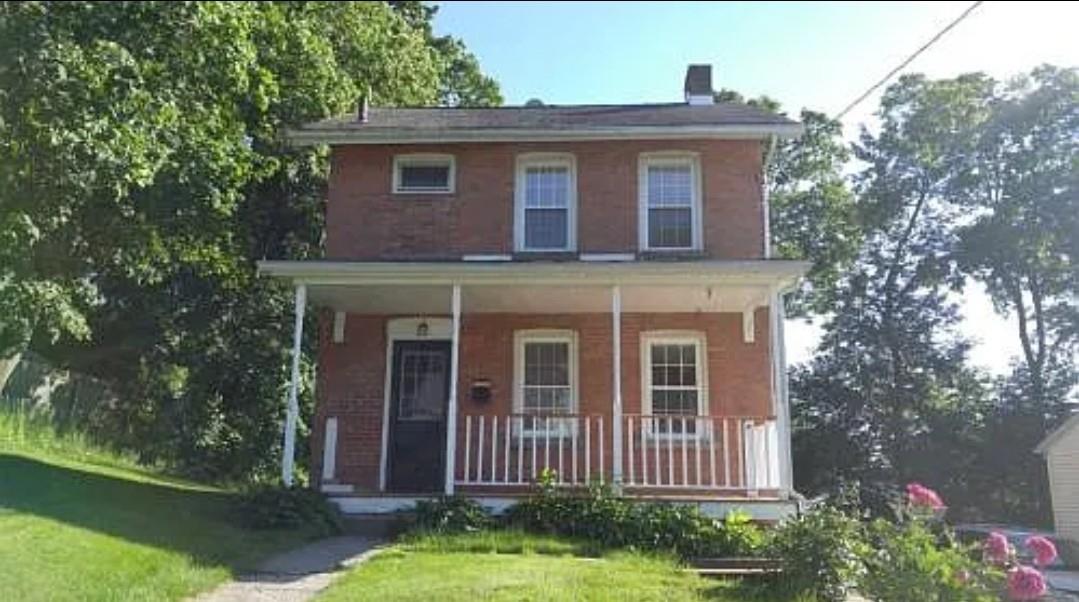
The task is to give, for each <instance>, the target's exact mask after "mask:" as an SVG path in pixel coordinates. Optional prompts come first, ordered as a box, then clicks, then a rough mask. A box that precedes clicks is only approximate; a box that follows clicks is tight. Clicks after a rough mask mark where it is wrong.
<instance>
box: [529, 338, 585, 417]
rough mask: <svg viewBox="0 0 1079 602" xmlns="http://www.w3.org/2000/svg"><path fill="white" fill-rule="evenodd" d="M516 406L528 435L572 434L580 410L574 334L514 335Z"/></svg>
mask: <svg viewBox="0 0 1079 602" xmlns="http://www.w3.org/2000/svg"><path fill="white" fill-rule="evenodd" d="M514 338H515V345H514V347H515V350H514V356H515V364H516V369H515V373H516V374H515V382H516V386H515V387H514V388H515V389H516V391H515V404H514V405H515V406H516V408H515V409H516V413H518V414H523V415H524V416H523V418H522V419H521V423H520V427H519V428H524V430H525V431H526V432H539V433H543V432H549V433H551V434H562V433H569V432H570V429H572V427H573V418H570V417H567V415H568V414H572V413H573V412H574V411H575V410H576V408H577V337H576V335H575V333H573V332H572V331H562V330H532V331H521V332H518V333H516V335H515V337H514Z"/></svg>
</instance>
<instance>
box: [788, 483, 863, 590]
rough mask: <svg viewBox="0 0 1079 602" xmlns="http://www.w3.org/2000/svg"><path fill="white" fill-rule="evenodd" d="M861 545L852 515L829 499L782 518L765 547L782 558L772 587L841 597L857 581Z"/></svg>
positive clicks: (860, 531) (856, 525)
mask: <svg viewBox="0 0 1079 602" xmlns="http://www.w3.org/2000/svg"><path fill="white" fill-rule="evenodd" d="M865 550H866V544H865V540H864V538H863V534H862V526H861V523H860V522H859V521H858V519H857V518H855V517H853V516H851V515H850V514H848V513H847V512H846V511H844V510H842V509H840V508H837V507H835V506H832V505H829V504H822V505H819V506H817V507H815V508H813V509H811V510H810V511H808V512H806V513H805V514H803V515H801V516H798V517H795V518H789V519H787V520H784V521H783V522H782V523H780V524H779V526H777V527H776V529H775V531H774V532H773V533H772V535H771V539H770V542H769V546H768V552H769V553H770V554H772V555H773V556H774V557H776V558H778V559H780V560H781V561H782V562H783V578H782V580H780V581H779V582H777V584H776V587H777V588H779V589H781V590H783V591H785V592H786V593H788V594H791V595H811V596H815V597H816V598H817V599H819V600H822V601H832V602H842V601H843V600H846V599H847V594H848V593H849V592H850V591H851V590H852V589H853V588H854V587H856V585H857V584H858V582H859V580H860V578H861V576H862V573H863V565H862V562H861V557H862V555H863V554H864V553H865Z"/></svg>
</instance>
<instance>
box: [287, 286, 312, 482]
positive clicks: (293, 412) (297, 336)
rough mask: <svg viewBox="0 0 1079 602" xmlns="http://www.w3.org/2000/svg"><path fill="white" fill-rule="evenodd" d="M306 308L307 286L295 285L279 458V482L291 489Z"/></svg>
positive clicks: (298, 412)
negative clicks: (288, 369) (282, 437)
mask: <svg viewBox="0 0 1079 602" xmlns="http://www.w3.org/2000/svg"><path fill="white" fill-rule="evenodd" d="M306 307H307V285H306V284H303V283H300V284H297V285H296V310H295V313H296V324H295V326H294V327H293V334H292V380H291V381H290V382H289V387H288V405H287V406H286V408H285V450H284V453H283V455H282V458H281V482H282V483H284V485H285V487H292V471H293V467H294V465H295V461H296V459H295V458H296V422H297V421H298V420H299V414H300V405H299V403H298V402H297V400H296V396H297V394H298V392H299V388H300V345H301V343H302V342H303V313H304V309H305V308H306Z"/></svg>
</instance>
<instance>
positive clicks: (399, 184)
mask: <svg viewBox="0 0 1079 602" xmlns="http://www.w3.org/2000/svg"><path fill="white" fill-rule="evenodd" d="M454 168H455V165H454V160H453V155H439V154H415V155H397V156H395V157H394V158H393V192H394V193H395V194H452V193H453V191H454V187H455V185H456V182H455V180H456V175H455V173H454V171H455V170H454Z"/></svg>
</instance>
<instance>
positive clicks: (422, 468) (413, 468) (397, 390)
mask: <svg viewBox="0 0 1079 602" xmlns="http://www.w3.org/2000/svg"><path fill="white" fill-rule="evenodd" d="M392 370H393V371H392V372H391V378H392V382H391V388H390V441H389V445H390V457H389V460H390V483H389V485H390V490H391V491H395V492H408V493H433V492H438V491H442V487H443V484H444V479H445V475H444V472H443V471H444V469H443V467H444V465H445V451H446V404H447V402H448V401H449V390H450V344H449V342H448V341H398V342H396V343H394V346H393V368H392Z"/></svg>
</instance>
